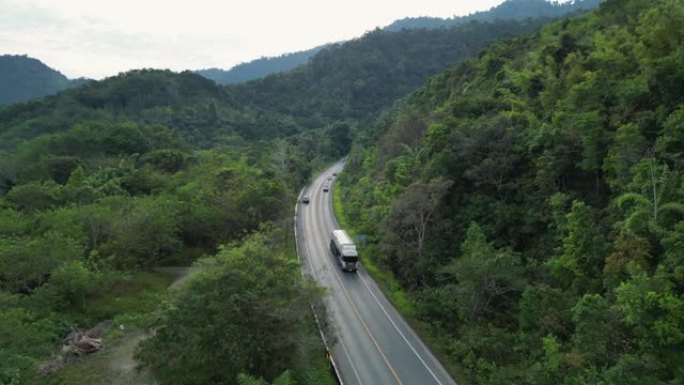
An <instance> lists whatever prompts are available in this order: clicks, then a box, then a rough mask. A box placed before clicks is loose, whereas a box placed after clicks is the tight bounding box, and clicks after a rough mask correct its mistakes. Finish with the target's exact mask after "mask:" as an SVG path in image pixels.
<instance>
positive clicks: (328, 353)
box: [294, 187, 344, 385]
mask: <svg viewBox="0 0 684 385" xmlns="http://www.w3.org/2000/svg"><path fill="white" fill-rule="evenodd" d="M305 190H306V187H305V188H303V189H302V190H301V191H299V196H297V203H296V204H295V215H294V241H295V251H296V253H297V261H298V262H299V265H300V273H301V274H302V276H304V270H303V268H302V267H301V264H302V261H301V258H300V257H299V236H298V235H297V218H298V216H299V202H300V200H301V198H302V194H304V191H305ZM309 307H310V308H311V314H313V318H314V321H315V322H316V327H317V328H318V333H319V334H320V335H321V340H323V346H325V358H326V359H327V360H328V366H329V368H330V371H331V372H332V373H333V375H334V376H335V380H337V383H338V384H340V385H344V382H343V381H342V376H340V371H339V370H338V369H337V364H336V363H335V357H334V356H333V354H332V349H331V348H332V347H331V346H329V345H328V340H327V339H326V338H325V334H324V333H323V329H322V328H321V323H320V321H319V320H318V315H317V314H316V308H315V307H314V305H313V304H312V305H310V306H309Z"/></svg>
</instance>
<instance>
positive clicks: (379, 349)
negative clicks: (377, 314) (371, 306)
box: [334, 272, 403, 385]
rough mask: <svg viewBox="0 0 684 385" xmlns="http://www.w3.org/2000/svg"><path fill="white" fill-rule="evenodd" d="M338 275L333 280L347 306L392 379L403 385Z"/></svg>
mask: <svg viewBox="0 0 684 385" xmlns="http://www.w3.org/2000/svg"><path fill="white" fill-rule="evenodd" d="M338 274H339V272H336V273H335V274H334V275H335V278H336V279H337V282H339V283H340V286H341V287H342V292H343V293H344V295H345V297H347V300H348V301H349V304H350V305H351V307H352V309H353V310H354V313H356V317H357V318H358V319H359V321H361V325H362V326H363V328H364V329H366V333H368V336H369V337H370V339H371V341H373V345H375V348H376V349H378V353H380V356H381V357H382V359H383V361H385V364H386V365H387V367H388V368H389V370H390V372H392V375H393V376H394V379H395V380H397V382H398V383H399V385H403V383H402V382H401V380H400V379H399V376H398V375H397V372H396V371H395V370H394V367H392V364H390V362H389V360H388V359H387V356H385V353H383V351H382V349H381V348H380V345H379V344H378V341H376V340H375V337H373V333H371V331H370V329H369V328H368V325H366V322H365V321H364V320H363V317H362V316H361V313H359V309H357V308H356V305H355V304H354V301H353V300H352V298H351V296H350V295H349V292H348V291H347V288H345V287H344V284H343V283H342V280H341V279H340V277H339V275H338Z"/></svg>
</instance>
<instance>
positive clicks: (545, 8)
mask: <svg viewBox="0 0 684 385" xmlns="http://www.w3.org/2000/svg"><path fill="white" fill-rule="evenodd" d="M602 1H603V0H574V1H568V2H563V3H559V2H552V1H549V0H506V1H504V2H503V3H501V4H499V5H497V6H495V7H492V8H491V9H489V10H487V11H480V12H475V13H472V14H470V15H466V16H455V17H452V18H448V19H442V18H438V17H427V16H423V17H407V18H404V19H400V20H397V21H395V22H393V23H392V24H390V25H388V26H387V27H385V28H384V29H385V30H387V31H395V32H396V31H400V30H402V29H413V28H427V29H432V28H449V27H453V26H455V25H458V24H463V23H468V22H470V21H486V22H494V21H496V20H506V19H513V20H524V19H528V18H535V17H563V16H567V15H568V14H570V13H575V12H581V11H587V10H591V9H595V8H596V7H598V5H599V4H600V3H601V2H602Z"/></svg>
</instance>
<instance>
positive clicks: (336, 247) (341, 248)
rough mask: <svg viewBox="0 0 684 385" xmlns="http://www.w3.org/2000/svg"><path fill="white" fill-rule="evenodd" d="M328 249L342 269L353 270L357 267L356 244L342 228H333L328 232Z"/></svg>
mask: <svg viewBox="0 0 684 385" xmlns="http://www.w3.org/2000/svg"><path fill="white" fill-rule="evenodd" d="M330 251H332V253H333V255H334V256H335V258H336V259H337V264H338V265H340V267H341V268H342V271H350V272H355V271H356V270H358V268H359V254H358V253H357V252H356V245H355V244H354V242H353V241H352V239H351V237H350V236H349V234H347V232H346V231H344V230H333V231H332V233H331V234H330Z"/></svg>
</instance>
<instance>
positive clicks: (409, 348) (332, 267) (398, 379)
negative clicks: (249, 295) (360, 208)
mask: <svg viewBox="0 0 684 385" xmlns="http://www.w3.org/2000/svg"><path fill="white" fill-rule="evenodd" d="M342 166H343V164H342V163H337V164H335V165H334V166H332V167H331V168H329V169H328V170H326V172H324V173H323V174H321V175H320V176H318V177H317V178H316V179H315V180H314V181H313V182H312V183H311V184H310V185H309V186H308V187H307V189H305V190H304V191H303V193H302V195H308V196H309V197H310V203H308V204H303V203H299V204H298V207H297V210H296V211H297V214H296V218H295V219H296V228H297V244H298V250H299V254H300V259H301V262H302V269H303V271H304V273H305V274H310V275H311V276H313V277H314V279H315V280H316V281H317V282H318V283H319V284H320V285H322V286H324V287H326V288H328V295H327V296H326V301H325V302H326V306H327V309H328V312H329V313H330V316H331V318H332V320H333V323H334V325H335V329H336V332H337V342H336V344H335V345H334V346H333V347H332V357H333V360H334V362H335V364H336V367H337V368H338V369H339V372H340V377H341V378H340V380H341V382H342V384H344V385H357V384H358V385H385V384H386V385H393V384H398V385H433V384H434V385H455V384H456V382H455V381H454V380H453V379H452V378H451V377H450V376H449V375H448V374H447V372H446V371H445V370H444V368H443V367H442V365H441V364H440V363H439V362H438V361H437V359H436V358H435V357H434V355H433V354H432V353H431V352H430V351H429V350H428V349H427V347H426V346H425V345H424V344H423V343H422V341H421V340H420V339H419V338H418V336H417V335H416V334H415V333H414V332H413V330H412V329H411V328H410V327H409V326H408V325H407V323H406V322H405V321H404V320H403V318H402V317H401V316H400V315H399V314H398V313H397V311H396V310H395V309H394V307H393V306H392V305H391V304H390V303H389V301H388V300H387V299H386V298H385V296H384V295H383V294H382V293H381V292H380V290H379V289H378V287H377V285H376V284H375V282H374V281H373V280H372V279H371V278H370V276H369V275H368V274H367V272H366V271H365V269H364V268H363V260H364V255H363V249H360V250H359V254H360V261H361V265H362V266H361V268H360V269H359V271H358V272H357V273H343V272H342V271H341V270H340V268H339V266H337V264H336V263H335V261H334V259H333V255H332V253H331V252H330V248H329V246H328V245H329V242H330V231H331V230H332V229H334V228H339V226H338V225H337V221H336V219H335V217H334V215H333V212H332V188H334V186H335V184H334V181H335V180H334V178H333V179H332V180H330V181H329V182H330V183H331V190H330V191H329V192H324V191H323V184H324V183H325V182H326V180H327V179H328V178H330V177H331V176H332V174H333V173H334V172H340V171H341V170H342Z"/></svg>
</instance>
